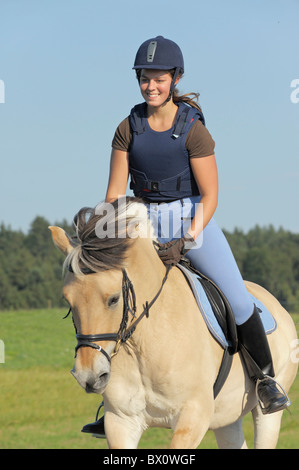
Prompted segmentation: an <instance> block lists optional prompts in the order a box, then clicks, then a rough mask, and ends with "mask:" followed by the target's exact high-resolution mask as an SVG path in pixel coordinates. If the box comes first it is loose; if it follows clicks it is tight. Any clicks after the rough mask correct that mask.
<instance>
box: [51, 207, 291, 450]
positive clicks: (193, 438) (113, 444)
mask: <svg viewBox="0 0 299 470" xmlns="http://www.w3.org/2000/svg"><path fill="white" fill-rule="evenodd" d="M115 207H116V206H115ZM123 209H124V210H123V211H122V210H120V211H118V212H115V211H112V212H113V214H112V215H111V214H110V215H109V214H108V215H107V216H106V218H105V224H106V227H107V226H108V225H109V224H110V226H111V222H113V224H114V225H113V226H115V227H119V226H121V227H122V230H123V229H124V228H125V230H126V233H125V236H124V233H123V231H122V233H120V230H118V232H117V230H116V233H115V234H114V235H115V236H114V237H105V238H99V237H98V236H97V233H96V232H97V224H99V223H101V220H102V221H103V218H102V219H101V216H100V215H97V211H94V210H89V211H86V210H81V211H80V212H79V214H78V217H77V220H76V225H77V239H76V240H71V239H70V238H69V236H68V235H67V234H66V233H65V232H64V231H63V230H62V229H61V228H59V227H50V229H51V232H52V237H53V241H54V243H55V245H56V246H57V247H58V248H59V249H61V250H62V251H63V252H64V253H65V255H66V261H65V267H66V275H65V282H64V289H63V292H64V296H65V298H66V299H67V301H68V303H69V305H70V308H71V310H72V314H73V321H74V324H75V328H76V332H77V338H78V345H77V348H76V361H75V365H74V368H73V370H72V374H73V375H74V377H75V378H76V379H77V381H78V382H79V384H80V385H81V386H82V387H83V388H84V389H85V390H86V392H88V393H98V394H102V395H103V398H104V403H105V431H106V436H107V441H108V445H109V448H111V449H116V448H123V449H129V448H137V446H138V442H139V440H140V437H141V435H142V433H143V432H144V431H145V430H146V429H147V428H149V427H165V428H172V429H173V435H172V439H171V443H170V448H173V449H183V448H186V449H187V448H189V449H191V448H196V447H197V446H198V445H199V443H200V442H201V440H202V439H203V437H204V435H205V434H206V432H207V431H208V430H209V429H212V430H214V432H215V435H216V439H217V443H218V446H219V447H220V448H246V442H245V440H244V435H243V431H242V418H243V417H244V416H245V415H246V414H247V413H249V412H252V416H253V421H254V428H255V448H274V447H275V446H276V444H277V440H278V436H279V430H280V423H281V417H282V411H281V412H277V413H273V414H268V415H264V414H262V412H261V409H260V406H259V404H258V402H257V398H256V394H255V387H254V384H253V382H252V381H251V380H250V379H249V378H248V376H247V373H246V371H245V369H244V365H243V363H242V360H241V358H240V356H239V354H238V353H237V354H235V355H234V357H233V363H232V367H231V370H230V373H229V376H228V378H227V380H226V382H225V384H224V386H223V388H222V390H221V391H220V393H219V394H218V396H217V398H216V399H214V395H213V385H214V382H215V379H216V377H217V374H218V371H219V367H220V363H221V360H222V355H223V350H222V348H221V346H220V345H219V344H218V343H217V342H216V341H215V339H214V338H213V337H212V335H211V334H210V332H209V331H208V329H207V327H206V324H205V322H204V320H203V318H202V315H201V314H200V313H199V310H198V306H197V304H196V301H195V298H194V296H193V295H192V293H191V290H190V287H189V286H188V284H187V282H186V280H185V278H184V275H183V273H182V272H181V271H180V269H178V268H177V267H172V269H170V271H169V272H167V270H166V267H165V266H164V264H163V263H162V262H161V260H160V258H159V256H158V254H157V252H156V248H155V245H154V243H153V237H152V233H151V231H150V224H149V221H148V218H147V212H146V207H145V206H144V205H143V204H142V203H140V202H136V201H134V200H132V199H129V200H127V201H126V203H125V204H124V207H123ZM128 214H130V216H129V217H128ZM109 217H110V219H109ZM124 220H126V224H125V227H124V223H123V222H124ZM120 222H121V223H120ZM102 228H103V225H102ZM246 286H247V288H248V290H249V292H251V293H252V294H253V295H254V296H255V297H256V298H257V299H259V300H261V301H262V302H263V303H264V305H265V306H266V307H267V308H268V310H269V311H270V312H271V313H272V315H273V316H274V318H275V320H276V322H277V328H276V330H275V331H274V332H273V333H272V334H271V335H270V336H269V344H270V347H271V350H272V356H273V362H274V369H275V371H276V379H277V381H278V382H279V383H280V384H281V385H282V387H283V388H284V390H285V391H286V392H287V391H288V390H289V389H290V387H291V385H292V383H293V381H294V379H295V376H296V373H297V364H296V361H292V360H291V357H292V345H294V341H295V342H296V338H297V335H296V330H295V327H294V324H293V321H292V319H291V317H290V315H289V314H288V313H287V312H286V310H285V309H284V308H283V307H282V306H281V305H280V303H279V302H278V301H277V300H276V299H275V298H274V297H273V296H272V295H271V294H270V293H269V292H267V291H266V290H265V289H263V288H262V287H260V286H258V285H256V284H253V283H251V282H246ZM134 305H135V306H136V309H134V308H133V307H134ZM85 346H91V347H85Z"/></svg>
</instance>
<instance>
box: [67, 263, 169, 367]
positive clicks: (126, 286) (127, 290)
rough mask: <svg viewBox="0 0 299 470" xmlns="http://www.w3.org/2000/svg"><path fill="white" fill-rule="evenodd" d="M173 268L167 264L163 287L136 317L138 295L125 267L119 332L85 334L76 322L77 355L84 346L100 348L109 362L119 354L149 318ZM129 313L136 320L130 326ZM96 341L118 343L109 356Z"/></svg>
mask: <svg viewBox="0 0 299 470" xmlns="http://www.w3.org/2000/svg"><path fill="white" fill-rule="evenodd" d="M170 269H171V265H167V266H166V273H165V275H164V278H163V280H162V283H161V287H160V289H159V290H158V292H157V294H156V295H155V296H154V298H153V299H152V300H151V301H150V302H148V301H146V302H145V304H144V305H143V311H142V313H141V314H140V315H139V316H138V317H137V318H136V295H135V291H134V286H133V284H132V282H131V280H130V279H129V277H128V274H127V272H126V270H125V269H123V271H122V272H123V280H122V296H123V316H122V320H121V323H120V326H119V330H118V332H117V333H103V334H94V335H83V334H81V333H77V329H76V325H75V323H74V319H73V323H74V327H75V330H76V338H77V341H78V343H77V346H76V347H75V357H76V356H77V351H78V349H80V348H82V347H89V348H93V349H96V350H98V351H99V352H101V353H102V354H103V355H104V356H105V357H106V359H107V360H108V362H111V359H112V357H113V356H115V354H117V352H118V350H119V348H120V345H121V344H123V343H125V342H126V341H127V340H128V339H129V338H130V337H131V335H132V334H133V332H134V331H135V329H136V327H137V325H138V323H139V322H140V321H141V320H142V318H143V317H146V318H148V316H149V309H150V308H151V307H152V306H153V304H154V303H155V302H156V300H157V299H158V297H159V295H160V294H161V292H162V289H163V286H164V284H165V282H166V280H167V277H168V273H169V271H170ZM91 273H93V271H88V272H85V274H91ZM71 311H72V309H71V308H70V309H69V311H68V313H67V314H66V316H65V317H64V318H67V317H68V316H69V314H70V313H71ZM129 313H130V314H131V315H132V317H133V318H135V321H134V322H133V323H131V324H130V325H129V326H128V321H129ZM94 341H115V342H116V345H115V348H114V352H113V354H112V355H111V357H110V356H109V354H108V353H107V352H106V351H105V349H103V348H102V346H100V345H98V344H96V343H95V342H94Z"/></svg>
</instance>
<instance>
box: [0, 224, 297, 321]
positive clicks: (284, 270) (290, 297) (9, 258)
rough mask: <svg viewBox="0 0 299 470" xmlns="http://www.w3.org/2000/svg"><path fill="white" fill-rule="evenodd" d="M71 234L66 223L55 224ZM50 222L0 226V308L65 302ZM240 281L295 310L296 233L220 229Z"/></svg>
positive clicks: (59, 259)
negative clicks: (25, 230)
mask: <svg viewBox="0 0 299 470" xmlns="http://www.w3.org/2000/svg"><path fill="white" fill-rule="evenodd" d="M56 225H59V226H60V227H63V228H64V229H65V230H66V231H67V232H68V233H69V234H72V227H71V226H70V225H69V224H68V222H67V221H65V220H64V221H62V222H60V223H56ZM48 226H49V222H48V221H47V220H46V219H45V218H43V217H40V216H38V217H36V218H35V219H34V220H33V222H32V224H31V226H30V229H29V231H28V233H27V234H25V233H23V232H22V231H15V230H12V229H11V228H10V227H6V226H5V225H4V224H2V225H0V310H17V309H31V308H52V307H61V306H66V304H65V302H64V301H63V299H62V293H61V291H62V282H63V280H62V264H63V260H64V255H63V254H62V253H60V251H59V250H58V249H57V248H56V247H55V246H54V244H53V242H52V240H51V236H50V232H49V229H48ZM224 233H225V235H226V237H227V239H228V242H229V244H230V246H231V249H232V251H233V253H234V255H235V258H236V260H237V263H238V266H239V268H240V271H241V273H242V276H243V278H244V279H247V280H250V281H253V282H256V283H258V284H260V285H262V286H263V287H265V288H266V289H267V290H269V291H270V292H271V293H272V294H274V295H275V297H276V298H278V300H279V301H280V302H281V304H282V305H283V306H284V307H285V308H286V309H287V310H289V311H290V312H296V311H297V312H298V311H299V234H295V233H292V232H289V231H286V230H284V229H283V228H280V229H278V230H276V229H274V227H272V226H268V227H260V226H258V225H257V226H255V227H254V228H252V229H251V230H249V231H248V232H247V233H244V232H243V231H242V230H239V229H235V230H234V231H233V232H228V231H224Z"/></svg>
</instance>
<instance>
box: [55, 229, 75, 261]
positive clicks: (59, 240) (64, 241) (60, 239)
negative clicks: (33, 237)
mask: <svg viewBox="0 0 299 470" xmlns="http://www.w3.org/2000/svg"><path fill="white" fill-rule="evenodd" d="M49 230H51V235H52V239H53V242H54V245H56V246H57V248H59V250H61V251H62V252H63V253H64V254H65V255H68V254H69V253H70V252H71V251H72V249H73V247H72V244H71V240H70V237H69V236H68V234H67V233H66V232H65V231H64V230H63V229H62V228H60V227H55V226H51V227H49Z"/></svg>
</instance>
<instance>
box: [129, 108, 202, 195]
mask: <svg viewBox="0 0 299 470" xmlns="http://www.w3.org/2000/svg"><path fill="white" fill-rule="evenodd" d="M146 111H147V105H146V103H142V104H138V105H136V106H135V107H134V108H133V109H132V110H131V114H130V125H131V129H132V132H133V139H132V145H131V148H130V151H129V169H130V175H131V184H130V188H131V189H132V190H133V192H134V195H135V196H137V197H141V198H146V199H148V200H149V201H153V202H154V201H157V202H159V201H172V200H175V199H182V198H184V197H190V196H196V195H199V190H198V187H197V184H196V181H195V179H194V176H193V173H192V169H191V166H190V160H189V155H188V151H187V149H186V146H185V142H186V137H187V135H188V132H189V131H190V129H191V127H192V126H193V124H194V123H195V122H196V121H197V120H198V119H200V120H201V122H202V123H203V124H205V120H204V116H203V114H202V113H201V112H200V111H199V110H198V109H196V108H193V107H191V106H189V105H187V104H185V103H179V109H178V113H177V118H176V122H175V125H174V127H172V128H171V129H169V130H167V131H164V132H156V131H154V130H153V129H151V128H150V126H149V124H148V120H147V113H146Z"/></svg>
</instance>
